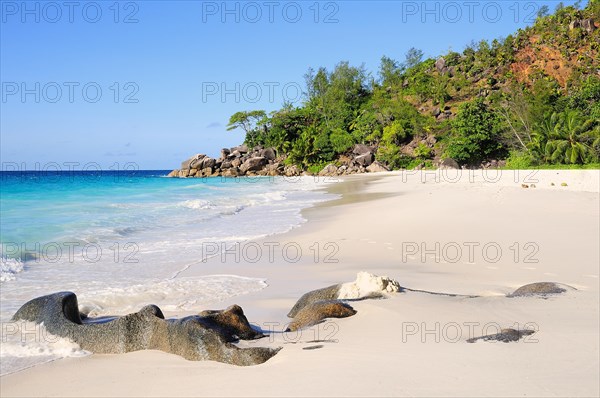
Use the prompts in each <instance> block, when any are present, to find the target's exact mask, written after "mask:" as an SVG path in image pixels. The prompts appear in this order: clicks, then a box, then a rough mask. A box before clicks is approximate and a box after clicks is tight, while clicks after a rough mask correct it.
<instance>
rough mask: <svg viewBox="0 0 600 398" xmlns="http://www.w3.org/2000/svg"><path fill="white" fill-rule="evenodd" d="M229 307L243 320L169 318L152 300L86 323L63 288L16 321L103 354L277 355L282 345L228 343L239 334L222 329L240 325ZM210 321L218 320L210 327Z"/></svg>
mask: <svg viewBox="0 0 600 398" xmlns="http://www.w3.org/2000/svg"><path fill="white" fill-rule="evenodd" d="M240 310H241V309H240ZM226 312H229V313H230V314H229V315H234V316H233V318H236V317H237V318H238V322H232V324H231V325H228V324H226V323H225V324H223V323H221V322H219V316H218V314H217V315H216V316H213V315H212V314H205V316H204V317H202V316H192V317H186V318H182V319H174V320H165V319H164V316H163V314H162V312H161V310H160V308H158V307H157V306H155V305H148V306H145V307H144V308H142V309H141V310H140V311H139V312H136V313H133V314H129V315H125V316H122V317H118V318H115V319H114V320H110V321H107V322H97V321H94V320H86V322H85V323H84V322H83V321H82V319H81V316H80V313H79V308H78V303H77V296H76V295H75V294H74V293H72V292H60V293H54V294H50V295H47V296H42V297H38V298H35V299H33V300H31V301H29V302H27V303H25V304H24V305H23V306H22V307H21V308H20V309H19V310H18V311H17V313H16V314H15V315H14V317H13V320H24V321H30V322H35V323H38V324H40V323H43V324H44V327H45V328H46V329H47V330H48V332H50V333H51V334H53V335H56V336H60V337H65V338H69V339H71V340H72V341H74V342H75V343H77V344H79V346H80V347H81V348H82V349H84V350H87V351H91V352H93V353H98V354H119V353H125V352H131V351H138V350H161V351H165V352H169V353H173V354H177V355H180V356H182V357H183V358H185V359H188V360H192V361H202V360H212V361H218V362H224V363H229V364H233V365H240V366H246V365H257V364H260V363H263V362H265V361H267V360H268V359H269V358H271V357H273V356H274V355H275V354H277V352H278V351H279V350H280V349H279V348H278V349H271V348H266V347H252V348H238V347H236V346H235V345H233V344H231V343H229V342H227V340H228V338H227V337H229V338H233V335H231V334H227V333H225V332H223V331H222V330H221V329H220V328H223V327H225V328H227V327H231V326H233V325H235V324H238V326H239V321H240V317H239V315H240V314H239V311H238V310H237V309H228V310H226V311H223V313H226ZM242 315H243V312H242ZM202 318H204V319H202ZM244 319H245V317H244ZM210 322H212V323H213V324H211V325H209V326H207V325H206V324H207V323H210ZM246 322H247V321H246ZM215 325H218V326H219V327H218V328H217V327H215ZM229 331H231V329H229ZM242 334H243V333H242Z"/></svg>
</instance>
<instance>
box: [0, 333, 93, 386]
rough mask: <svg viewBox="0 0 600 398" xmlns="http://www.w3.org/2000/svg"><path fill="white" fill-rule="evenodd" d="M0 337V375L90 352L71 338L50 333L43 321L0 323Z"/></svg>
mask: <svg viewBox="0 0 600 398" xmlns="http://www.w3.org/2000/svg"><path fill="white" fill-rule="evenodd" d="M1 339H2V344H0V357H1V358H2V361H0V374H1V375H5V374H8V373H13V372H16V371H19V370H22V369H25V368H28V367H31V366H34V365H36V364H39V363H43V362H48V361H53V360H56V359H59V358H66V357H81V356H85V355H89V354H90V352H88V351H85V350H82V349H81V348H80V347H79V345H77V344H75V343H74V342H72V341H71V340H69V339H66V338H62V337H58V336H54V335H52V334H50V333H49V332H48V331H47V330H46V328H44V326H43V324H42V325H37V324H34V323H32V322H23V321H11V322H3V323H2V330H1Z"/></svg>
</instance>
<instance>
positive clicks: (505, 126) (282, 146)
mask: <svg viewBox="0 0 600 398" xmlns="http://www.w3.org/2000/svg"><path fill="white" fill-rule="evenodd" d="M547 13H548V10H547V9H545V7H542V9H541V10H540V13H539V15H538V18H537V20H536V22H535V24H534V25H533V26H530V27H527V28H526V29H522V30H519V31H517V32H515V33H514V34H513V35H509V36H508V37H506V38H502V39H497V40H493V41H492V42H487V41H481V42H479V43H472V44H471V45H468V46H467V47H466V49H465V50H464V51H463V52H461V53H457V52H449V53H447V54H443V55H441V56H439V57H436V58H431V59H423V54H422V52H421V51H420V50H418V49H414V48H412V49H411V50H410V51H408V53H407V54H406V57H405V59H404V60H401V61H399V60H394V59H392V58H389V57H387V56H383V57H382V59H381V64H380V67H379V70H378V71H377V72H374V73H370V72H369V71H367V70H365V68H364V67H362V66H352V65H349V64H348V62H340V63H339V64H338V65H336V66H335V68H334V69H333V70H327V69H325V68H318V69H310V70H309V71H308V72H307V74H306V75H305V80H306V99H305V101H304V102H303V103H302V104H301V105H300V106H297V107H295V106H292V105H289V104H288V105H285V106H283V108H282V109H279V110H277V111H275V112H272V113H270V114H266V113H265V112H264V111H261V110H244V111H241V112H238V113H236V114H234V115H233V116H232V117H231V119H230V123H229V126H228V128H229V129H235V128H242V129H244V130H245V132H246V139H245V143H246V144H247V145H248V146H249V147H255V146H258V145H260V146H264V147H273V148H275V149H276V150H277V152H278V155H279V156H280V157H281V158H282V159H283V158H284V159H285V160H284V162H285V163H286V164H288V165H291V164H294V165H297V166H299V167H300V168H302V169H305V170H310V171H313V172H314V171H318V170H320V169H321V168H323V166H324V165H326V164H328V163H334V164H338V165H342V164H345V163H347V162H349V161H350V152H351V150H352V148H354V147H355V145H356V144H366V145H367V146H369V147H370V148H372V151H373V153H374V155H375V158H376V159H377V161H379V162H380V163H382V164H384V165H386V166H387V167H388V168H391V169H397V168H414V167H435V166H437V165H438V164H439V162H440V161H441V160H442V159H445V158H451V159H454V160H455V161H456V162H458V163H459V164H460V165H465V166H478V167H479V166H482V165H483V166H484V167H485V166H489V165H490V162H492V164H493V165H500V166H502V165H506V167H515V168H523V167H533V166H544V165H573V164H578V165H584V164H592V165H593V164H598V162H599V156H600V62H599V60H600V29H598V27H599V26H600V1H597V0H591V1H590V2H589V3H588V4H587V6H586V7H585V8H584V9H578V8H577V6H570V7H563V6H558V7H557V9H556V10H554V13H553V14H552V15H546V14H547Z"/></svg>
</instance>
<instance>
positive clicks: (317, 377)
mask: <svg viewBox="0 0 600 398" xmlns="http://www.w3.org/2000/svg"><path fill="white" fill-rule="evenodd" d="M449 172H450V171H448V173H449ZM424 173H429V174H427V176H426V178H425V179H424V182H423V180H422V175H418V174H415V173H413V172H411V174H410V175H407V173H404V175H403V174H402V172H390V173H373V174H366V175H356V176H354V175H353V176H349V177H345V178H344V181H343V182H341V183H340V184H332V185H331V186H328V187H326V188H325V189H326V190H327V191H328V192H331V193H336V194H341V195H342V198H340V199H334V200H330V201H326V202H322V203H317V204H316V205H314V206H313V207H310V208H307V209H304V210H303V211H302V216H303V217H304V218H305V219H307V222H304V223H303V224H301V225H300V226H299V227H296V228H293V229H291V230H290V231H288V232H285V233H283V234H278V235H274V236H269V237H266V238H262V239H258V240H256V241H251V242H253V244H254V243H256V244H258V245H263V247H264V244H265V243H269V244H275V243H278V244H279V245H280V246H283V245H285V244H288V243H290V242H292V243H294V244H297V245H298V246H299V247H300V248H301V249H302V251H303V256H302V258H301V259H299V260H298V261H297V262H287V261H284V260H285V259H284V258H283V257H282V255H281V254H280V253H279V252H276V254H275V256H274V257H275V258H274V261H270V259H269V258H268V256H267V255H266V252H264V253H263V254H265V255H263V256H262V257H261V259H260V261H257V262H255V263H251V262H248V261H244V258H243V256H242V259H241V260H240V261H239V262H235V261H233V262H230V261H226V262H223V261H222V260H223V259H222V258H212V259H209V260H208V261H207V262H206V263H202V264H199V265H198V266H194V267H191V268H190V269H188V270H186V271H184V272H183V273H182V275H181V276H182V277H186V276H197V275H207V274H213V273H219V274H229V273H231V274H234V275H240V276H249V277H264V278H265V279H266V280H267V284H268V287H266V288H265V289H263V290H261V291H259V292H256V293H251V294H248V295H245V296H238V297H234V298H232V299H230V300H227V301H226V302H220V303H216V304H215V306H214V307H215V308H211V309H217V308H225V307H227V306H228V305H231V304H234V303H235V304H239V305H241V306H242V308H243V309H244V312H245V313H246V316H247V317H248V319H249V321H250V322H251V323H253V324H255V325H258V326H260V327H261V328H263V329H264V330H267V328H271V330H274V331H275V332H274V333H272V334H271V335H270V336H269V337H267V338H265V339H261V340H258V341H256V342H244V343H241V344H240V346H244V345H247V344H252V345H260V346H270V347H275V346H282V347H284V349H283V350H282V351H281V352H280V353H279V354H278V355H277V356H275V357H274V358H272V359H271V360H269V361H268V362H266V363H265V364H263V365H258V366H254V367H250V368H238V367H234V366H231V365H224V364H220V363H216V362H190V361H186V360H183V359H182V358H179V357H176V356H174V355H170V354H165V353H162V352H156V351H145V352H133V353H128V354H121V355H92V356H89V357H84V358H68V359H63V360H60V361H56V362H52V363H49V364H44V365H40V366H37V367H35V368H30V369H26V370H23V371H20V372H18V373H13V374H10V375H7V376H2V378H1V383H0V384H1V385H2V387H1V390H2V391H1V392H2V395H3V396H19V395H21V396H23V395H48V396H59V395H60V396H69V395H73V396H81V395H90V396H92V395H93V396H98V395H125V396H134V395H150V396H155V395H156V396H158V395H181V396H197V395H211V396H214V395H223V396H227V395H244V396H248V395H254V396H260V395H269V396H271V395H273V396H274V395H281V394H285V393H286V391H287V392H288V394H289V391H296V393H298V395H395V396H397V395H413V396H414V395H421V396H422V395H440V394H441V395H469V396H476V395H493V396H498V395H523V394H531V395H545V396H548V395H559V396H560V395H597V394H598V383H597V381H598V379H597V374H598V373H597V372H598V342H597V341H596V340H597V335H598V322H597V321H598V291H599V289H598V267H597V264H598V261H599V257H600V256H599V254H598V250H597V249H598V246H597V241H598V234H599V232H598V228H597V227H598V217H599V215H598V206H597V204H598V187H597V184H598V181H599V180H600V174H599V171H597V170H591V171H570V170H569V171H556V170H549V171H547V172H543V173H539V174H537V176H538V177H539V178H538V182H535V183H533V184H535V185H536V188H531V187H529V188H527V189H524V188H521V184H524V182H521V181H518V182H514V178H513V177H514V175H513V176H510V179H508V180H506V179H504V180H503V179H500V180H499V181H497V182H495V183H493V185H492V184H491V183H489V181H481V179H479V180H476V181H473V182H472V183H471V182H469V180H468V179H467V180H466V181H456V182H449V181H443V180H442V179H441V178H440V179H437V180H436V177H435V173H433V172H428V171H427V172H424ZM437 173H438V175H439V174H441V173H443V171H438V172H437ZM552 173H554V174H552ZM556 173H558V174H556ZM405 177H406V178H405ZM507 177H508V176H507ZM467 178H468V176H467ZM554 179H556V182H555V185H554V186H551V185H550V182H554V181H551V180H554ZM563 180H564V181H563ZM562 182H566V183H567V186H561V183H562ZM527 184H528V185H530V184H532V183H531V182H529V183H527ZM513 187H514V188H513ZM590 191H591V192H590ZM553 225H555V226H556V228H554V227H553ZM473 241H476V242H478V243H479V245H478V246H477V247H481V246H483V245H485V244H489V243H490V242H493V243H495V244H497V245H498V246H499V247H500V248H501V249H502V250H503V255H502V256H501V257H500V259H499V260H498V261H496V262H492V261H490V260H492V259H491V258H488V259H485V258H483V256H482V253H483V252H480V251H479V250H477V251H476V252H475V253H476V254H477V256H476V257H477V258H474V261H468V260H469V259H468V258H466V256H467V254H466V252H463V256H462V257H461V258H460V259H459V261H457V262H451V261H448V260H451V259H453V258H448V257H449V256H450V254H449V252H446V253H445V254H444V252H443V249H440V250H438V253H437V254H441V256H440V257H441V258H440V259H438V258H436V256H435V255H425V257H424V258H422V255H423V253H422V252H421V253H419V251H421V250H420V249H421V245H422V244H425V249H429V250H430V249H432V248H435V247H436V245H435V244H436V243H439V245H440V247H441V248H443V247H445V245H448V244H450V243H452V246H451V247H452V248H456V246H458V247H462V248H464V247H465V246H464V245H465V243H468V242H473ZM514 242H517V243H518V249H519V255H520V258H519V259H518V260H519V261H515V254H516V250H511V249H510V248H511V245H513V244H514ZM531 242H533V243H535V244H537V245H538V247H537V248H538V250H537V252H536V254H533V257H532V258H530V260H538V262H525V261H524V260H525V259H524V256H527V255H529V256H532V253H533V251H531V250H530V249H528V248H526V247H525V245H526V244H527V243H531ZM327 244H330V245H331V246H329V247H328V248H326V247H325V246H326V245H327ZM407 244H410V245H408V246H407ZM413 244H416V250H417V252H416V253H413V254H412V255H410V256H409V255H408V254H407V250H408V249H410V252H413V251H415V245H413ZM455 244H456V245H455ZM315 245H316V246H315ZM513 247H514V246H513ZM311 248H312V249H311ZM534 248H535V247H534ZM591 248H595V249H596V250H595V251H594V250H591ZM317 249H318V250H317ZM334 249H336V250H334ZM425 251H426V250H425ZM434 251H435V249H434ZM317 252H318V253H317ZM328 255H329V256H330V257H329V260H338V261H337V262H335V261H325V260H326V257H327V256H328ZM490 256H491V254H490ZM219 257H222V256H219ZM230 258H231V257H230ZM225 260H227V258H225ZM316 260H318V261H316ZM422 260H424V261H422ZM216 271H218V272H216ZM359 271H368V272H372V273H374V274H378V275H387V276H389V277H391V278H394V279H396V280H398V281H399V282H400V284H401V285H402V286H406V287H409V288H413V289H422V290H428V291H433V292H448V293H456V294H475V295H479V296H482V297H479V298H475V299H465V298H460V297H455V298H451V297H444V296H434V295H428V294H423V293H415V292H407V293H402V294H398V295H397V296H395V297H393V298H391V299H388V300H366V301H361V302H356V303H352V305H353V306H354V308H355V309H356V310H357V311H358V314H357V315H355V316H354V317H351V318H348V319H334V320H332V321H327V322H325V323H324V324H321V325H318V327H316V328H309V329H306V330H305V331H303V333H302V336H299V337H298V336H296V337H293V336H286V335H285V334H283V333H280V332H279V329H277V328H278V327H282V328H283V327H284V326H285V322H286V321H287V322H289V319H287V318H286V316H285V314H286V313H287V311H288V310H289V309H290V308H291V306H292V305H293V303H294V302H295V301H296V299H298V298H299V297H300V295H302V294H303V293H305V292H307V291H309V290H313V289H317V288H321V287H325V286H328V285H331V284H333V283H340V282H349V281H352V280H354V277H355V275H356V273H357V272H359ZM546 279H550V280H553V281H556V282H560V283H565V284H568V285H571V286H574V287H576V288H577V289H578V291H576V292H574V293H572V294H571V293H569V294H567V295H565V296H561V297H556V298H550V299H548V300H541V299H506V298H505V297H503V296H504V295H505V294H507V293H510V292H511V291H512V290H514V288H516V287H518V286H520V285H523V284H525V283H531V282H539V281H545V280H546ZM204 309H207V308H198V311H200V310H204ZM165 315H167V316H168V317H172V316H183V315H188V314H187V313H166V314H165ZM468 322H476V323H479V324H480V325H479V326H478V330H477V331H476V332H479V333H476V334H481V333H482V332H483V330H482V327H483V325H493V326H495V325H496V324H497V325H500V326H501V327H509V326H511V325H513V324H515V323H518V324H519V325H521V326H523V325H525V324H527V323H535V324H536V325H537V326H538V327H539V332H538V333H536V334H534V335H533V336H535V337H536V340H538V341H537V343H536V344H525V343H522V342H517V343H510V344H504V343H496V344H494V343H476V344H472V345H470V344H463V343H464V341H465V340H466V338H467V332H468V330H467V329H466V328H465V326H464V323H468ZM454 323H456V324H458V325H460V327H461V329H460V339H459V340H458V341H457V342H454V343H451V342H449V341H448V337H449V336H444V335H443V331H444V330H445V329H444V325H450V324H454ZM276 324H277V325H276ZM423 324H424V325H425V330H426V331H427V330H429V331H430V332H431V331H433V332H431V333H430V334H429V335H427V334H425V335H424V336H423V335H422V333H421V332H422V331H423V327H422V325H423ZM436 324H439V325H440V326H439V330H438V331H437V332H436V331H435V330H436ZM415 325H416V327H417V328H418V329H419V332H420V333H415V334H411V333H408V331H409V330H407V329H406V328H407V327H408V326H411V327H414V326H415ZM325 327H328V328H327V329H326V328H325ZM410 330H411V331H412V329H410ZM436 333H437V337H439V341H437V342H436V341H434V337H436ZM571 333H577V336H578V338H577V339H576V341H573V340H575V339H570V338H569V337H568V336H569V335H570V334H571ZM316 334H318V335H319V336H318V337H319V339H322V340H337V343H333V342H326V343H320V345H322V346H323V347H322V348H319V349H315V350H303V348H305V347H307V346H308V345H310V343H307V342H308V341H311V340H318V339H315V336H316ZM331 334H333V335H331ZM423 337H425V339H424V341H423ZM573 362H577V363H579V364H580V365H582V366H581V367H578V369H576V370H574V369H572V367H570V366H569V364H570V363H573ZM531 363H534V364H535V365H534V366H531V365H530V364H531ZM582 368H583V369H582ZM556 374H561V375H562V377H559V378H557V377H555V375H556ZM431 375H435V376H431ZM232 378H233V379H235V380H237V383H230V382H229V383H228V380H231V379H232ZM432 378H434V379H435V380H436V383H431V380H432ZM61 379H62V380H65V379H70V380H72V383H70V384H63V383H56V381H57V380H61ZM332 380H335V383H331V381H332ZM467 380H469V382H468V383H467V382H466V381H467ZM473 380H480V382H473ZM204 381H211V383H202V382H204ZM308 381H310V382H308ZM366 381H368V382H366ZM200 383H202V384H200ZM490 383H493V388H490V387H491V386H492V384H490ZM234 384H235V385H234ZM333 384H335V385H333ZM199 385H202V387H201V388H199ZM244 386H246V388H245V387H244Z"/></svg>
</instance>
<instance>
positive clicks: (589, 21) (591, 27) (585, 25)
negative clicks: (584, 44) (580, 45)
mask: <svg viewBox="0 0 600 398" xmlns="http://www.w3.org/2000/svg"><path fill="white" fill-rule="evenodd" d="M575 28H581V29H583V30H585V31H586V32H587V33H592V32H593V31H595V30H596V24H595V22H594V19H593V18H586V19H576V20H574V21H571V23H570V24H569V29H570V30H573V29H575Z"/></svg>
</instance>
